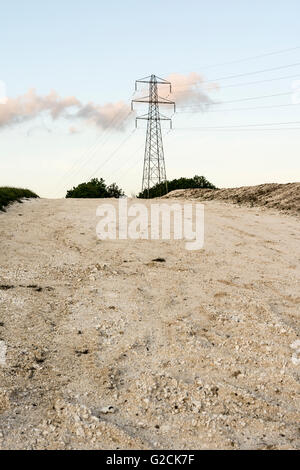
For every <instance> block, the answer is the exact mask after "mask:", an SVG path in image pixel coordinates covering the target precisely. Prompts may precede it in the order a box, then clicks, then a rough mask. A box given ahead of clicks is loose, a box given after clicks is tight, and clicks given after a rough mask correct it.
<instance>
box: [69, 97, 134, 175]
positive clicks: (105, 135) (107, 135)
mask: <svg viewBox="0 0 300 470" xmlns="http://www.w3.org/2000/svg"><path fill="white" fill-rule="evenodd" d="M124 106H125V105H124ZM122 113H123V111H122V110H120V111H119V112H118V113H117V114H116V115H115V116H114V117H113V119H112V120H111V121H110V122H109V123H108V126H107V129H106V130H105V131H104V133H103V134H101V135H100V136H99V137H98V139H97V140H96V142H95V143H94V144H93V145H92V146H91V147H90V148H89V149H88V151H87V152H86V153H85V154H83V155H82V156H81V157H80V158H79V160H78V162H77V163H82V164H81V165H80V166H79V167H78V168H75V172H74V165H73V170H71V171H69V173H68V176H67V177H66V178H67V179H66V180H65V181H64V182H68V181H70V179H71V178H74V177H75V176H76V175H77V174H78V173H79V171H81V170H82V169H83V168H84V167H85V166H86V165H87V164H88V163H89V162H91V161H92V160H93V158H94V157H95V152H96V151H97V150H99V149H100V148H102V147H103V146H104V145H105V144H106V143H107V142H108V140H109V138H110V136H111V134H112V132H113V131H114V130H118V129H120V128H121V127H122V125H123V124H124V122H125V121H126V120H127V119H128V117H129V115H130V114H131V111H130V112H129V113H128V114H127V115H126V116H125V117H124V118H123V119H122V120H120V117H121V114H122ZM118 118H119V119H118ZM117 123H119V125H118V126H117V127H116V128H113V127H111V126H113V125H114V124H117ZM110 127H111V128H110ZM99 139H100V141H99ZM89 155H90V157H89ZM86 157H89V158H87V160H85V158H86ZM84 160H85V161H84ZM76 165H77V164H75V166H76Z"/></svg>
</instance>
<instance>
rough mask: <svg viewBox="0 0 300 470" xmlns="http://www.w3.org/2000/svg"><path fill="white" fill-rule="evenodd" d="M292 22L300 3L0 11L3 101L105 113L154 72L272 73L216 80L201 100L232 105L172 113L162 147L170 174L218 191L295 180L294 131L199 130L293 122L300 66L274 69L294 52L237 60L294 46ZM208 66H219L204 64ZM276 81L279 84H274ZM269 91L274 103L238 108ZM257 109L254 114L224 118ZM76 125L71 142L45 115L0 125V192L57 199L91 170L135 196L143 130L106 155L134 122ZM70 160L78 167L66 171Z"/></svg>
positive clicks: (298, 138)
mask: <svg viewBox="0 0 300 470" xmlns="http://www.w3.org/2000/svg"><path fill="white" fill-rule="evenodd" d="M299 17H300V3H299V1H297V0H286V1H281V0H275V1H274V0H273V1H270V0H261V1H256V0H255V1H251V2H250V1H241V0H239V1H238V0H227V1H226V2H225V1H224V0H223V1H221V0H210V1H201V0H198V1H193V0H187V1H185V2H182V1H177V0H173V1H169V0H166V1H156V0H152V1H151V2H147V3H145V2H142V1H135V0H126V1H116V0H115V1H111V2H104V1H99V0H98V1H96V0H85V1H81V0H73V1H68V0H61V1H56V0H54V1H51V2H40V1H33V0H27V1H26V2H24V1H23V0H22V1H21V0H20V1H16V0H11V1H10V2H5V3H4V4H2V6H1V29H0V80H2V81H4V82H5V83H6V87H7V95H8V97H9V98H16V97H17V96H18V95H23V94H25V93H26V92H27V91H28V90H29V89H30V88H35V89H36V92H37V93H38V95H47V94H49V92H50V91H51V90H55V91H56V92H57V93H58V94H59V95H60V96H62V97H67V96H71V95H72V96H75V97H76V98H77V99H78V100H80V101H81V102H83V103H87V102H89V101H93V102H94V103H96V104H98V105H103V104H105V103H107V102H117V101H121V100H123V101H128V102H129V100H130V98H131V95H132V93H133V90H134V81H135V79H137V78H140V77H143V76H146V75H149V74H151V73H155V74H157V75H159V76H166V75H168V74H169V73H171V72H176V73H182V74H188V73H190V72H197V73H199V74H201V75H203V76H204V77H205V79H207V80H215V79H219V78H223V77H227V76H231V75H237V74H246V73H251V72H254V71H260V70H263V69H272V68H278V69H277V70H273V71H272V70H271V71H269V72H264V73H259V74H254V75H249V76H242V77H237V78H232V79H226V80H217V83H218V85H219V87H220V90H219V91H218V92H213V93H212V94H210V96H211V97H212V98H213V99H214V100H218V101H223V102H227V101H228V102H229V103H225V104H223V105H217V106H216V105H215V106H213V107H212V109H210V111H214V112H210V113H187V114H178V116H175V118H174V131H173V132H172V133H170V134H169V135H168V136H166V139H165V158H166V165H167V175H168V177H169V178H173V177H177V176H184V175H185V176H193V175H194V174H204V175H205V176H206V177H207V178H209V179H210V180H211V181H212V182H214V183H215V184H217V185H218V186H220V187H229V186H239V185H246V184H259V183H263V182H271V181H272V182H273V181H274V182H289V181H296V180H298V181H299V179H300V168H299V154H300V131H293V130H286V131H266V130H262V131H253V129H251V130H250V128H248V130H247V131H238V130H237V129H235V130H234V129H231V130H226V129H224V130H213V129H211V130H208V131H207V132H205V131H199V130H198V129H197V127H199V126H203V127H216V126H225V127H227V126H236V125H247V124H264V123H282V122H291V123H293V122H296V121H300V115H299V110H300V106H298V105H294V106H290V105H291V104H292V99H293V95H292V94H290V95H289V94H288V93H291V92H292V84H293V82H294V81H295V80H296V81H297V80H300V65H295V66H291V67H286V68H282V69H279V67H284V66H288V65H290V64H296V63H300V49H295V50H291V51H286V52H282V53H278V54H274V55H268V56H265V57H260V58H257V59H251V60H245V61H242V62H234V61H238V60H239V59H247V58H249V57H253V56H257V55H261V54H264V53H269V52H277V51H281V50H285V49H289V48H296V47H299V46H300V37H299V36H300V35H299ZM230 62H234V63H230ZM214 64H224V65H217V66H214V67H210V66H212V65H214ZM281 77H287V78H284V79H282V80H277V78H281ZM271 79H274V81H266V82H264V83H256V84H252V82H254V81H258V82H261V81H262V80H271ZM275 79H276V80H275ZM249 82H251V84H248V83H249ZM240 84H244V85H242V86H241V85H240ZM229 85H235V86H232V87H231V86H229ZM236 85H238V86H236ZM271 94H274V95H277V96H274V97H269V98H265V99H262V98H261V99H258V100H249V101H247V100H245V101H236V100H244V99H246V98H254V97H256V96H264V95H271ZM279 94H280V95H279ZM273 105H274V106H276V107H274V108H267V106H273ZM279 105H289V106H282V107H279ZM0 106H3V105H1V104H0ZM277 106H278V107H277ZM257 107H260V108H261V109H249V110H247V109H242V110H241V111H240V112H239V111H236V110H235V111H233V110H232V111H230V110H231V109H233V108H257ZM262 107H264V109H262ZM224 109H227V110H228V111H226V112H224V111H223V110H224ZM182 110H183V109H182ZM0 112H1V111H0ZM76 126H77V127H78V130H80V132H79V133H76V134H72V135H70V134H69V131H68V129H69V127H70V123H69V122H66V121H65V120H64V119H63V118H59V119H56V120H54V121H53V120H52V119H50V118H49V116H47V114H43V115H41V116H39V117H37V118H36V119H34V120H30V121H27V122H25V123H21V124H13V125H10V126H4V127H1V128H0V133H1V134H0V159H1V160H0V185H18V186H27V187H30V188H31V189H33V190H36V191H37V192H38V193H39V194H40V195H41V196H45V197H60V196H63V195H64V194H65V189H66V188H68V187H70V186H72V185H73V184H77V183H79V182H82V181H84V180H86V179H87V178H89V176H91V175H92V174H93V173H95V172H96V174H95V176H99V177H100V176H103V177H104V178H105V179H107V182H112V181H116V182H117V183H118V184H119V185H121V186H122V187H124V188H125V190H126V192H127V193H128V194H130V193H131V192H136V191H138V190H139V189H140V185H141V177H142V174H141V172H142V162H143V148H142V144H143V140H144V137H145V132H144V130H138V131H136V132H134V133H133V134H132V136H131V137H130V138H128V140H127V141H126V142H125V143H124V145H123V146H121V147H120V149H119V150H117V151H116V152H115V150H116V149H117V148H118V146H119V145H120V143H121V142H122V141H123V140H124V139H125V138H126V136H127V134H129V133H130V132H131V130H132V129H133V122H130V124H129V127H127V128H126V130H125V131H124V132H115V131H109V132H107V131H106V133H104V134H103V131H101V130H97V129H95V128H94V127H91V126H88V125H87V124H86V123H85V122H82V123H79V125H78V124H76ZM297 126H298V127H300V124H291V125H284V124H280V125H278V126H277V127H280V128H284V127H297ZM194 127H195V128H196V129H192V128H194ZM265 127H267V128H269V127H268V126H265ZM177 128H178V130H177ZM179 128H180V129H179ZM182 128H185V130H183V129H182ZM101 133H102V137H101ZM99 136H100V137H99ZM97 139H99V140H100V142H99V145H98V147H95V153H94V154H91V152H92V148H91V147H92V145H93V144H94V143H95V142H96V141H97ZM113 152H115V154H113V156H112V157H111V158H110V160H109V161H108V163H106V164H104V165H103V168H102V167H101V165H102V164H103V162H105V160H106V159H108V158H109V157H110V155H111V154H112V153H113ZM89 155H90V157H89ZM89 158H90V160H89V161H87V160H88V159H89ZM76 161H79V162H80V164H79V166H78V168H77V167H76V166H75V167H73V165H74V163H75V162H76ZM72 167H73V168H72ZM98 167H100V169H99V171H98V172H97V171H96V170H97V168H98Z"/></svg>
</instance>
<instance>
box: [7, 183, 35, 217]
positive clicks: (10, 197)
mask: <svg viewBox="0 0 300 470" xmlns="http://www.w3.org/2000/svg"><path fill="white" fill-rule="evenodd" d="M32 197H39V196H38V195H37V194H35V193H33V192H32V191H30V190H29V189H23V188H10V187H8V186H7V187H0V211H5V207H7V206H8V205H9V204H11V203H12V202H15V201H17V202H22V199H29V198H32Z"/></svg>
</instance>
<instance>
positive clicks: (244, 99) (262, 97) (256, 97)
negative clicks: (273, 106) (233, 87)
mask: <svg viewBox="0 0 300 470" xmlns="http://www.w3.org/2000/svg"><path fill="white" fill-rule="evenodd" d="M293 93H294V92H293V91H289V92H287V93H275V94H272V95H262V96H252V97H249V98H241V99H238V100H230V101H222V102H213V103H212V104H228V103H238V102H242V101H251V100H260V99H264V98H273V97H274V96H287V95H292V94H293ZM199 107H200V108H201V107H203V104H202V105H201V104H196V105H194V104H190V105H186V106H180V108H178V109H183V108H199Z"/></svg>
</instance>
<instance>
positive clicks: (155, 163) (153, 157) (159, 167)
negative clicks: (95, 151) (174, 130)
mask: <svg viewBox="0 0 300 470" xmlns="http://www.w3.org/2000/svg"><path fill="white" fill-rule="evenodd" d="M138 83H148V84H149V95H148V96H146V97H144V98H139V99H136V100H132V104H131V107H132V109H133V103H149V106H148V114H144V115H142V116H138V117H137V118H136V125H137V120H138V119H146V120H147V121H148V123H147V134H146V145H145V155H144V170H143V181H142V191H144V190H146V191H147V192H148V197H149V190H150V188H151V187H153V186H155V185H156V184H159V183H164V182H165V184H166V190H167V176H166V166H165V158H164V148H163V141H162V134H161V121H170V126H171V127H172V121H171V118H169V117H167V116H164V115H163V114H161V113H160V112H159V105H160V104H171V105H173V106H174V111H175V102H174V101H170V100H168V99H167V98H162V97H160V96H159V95H158V85H168V86H169V87H170V93H171V91H172V89H171V83H170V82H168V81H167V80H164V79H162V78H159V77H156V75H151V76H150V77H145V78H142V79H140V80H137V81H136V82H135V90H136V91H137V84H138Z"/></svg>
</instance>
